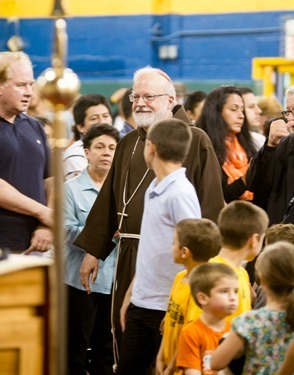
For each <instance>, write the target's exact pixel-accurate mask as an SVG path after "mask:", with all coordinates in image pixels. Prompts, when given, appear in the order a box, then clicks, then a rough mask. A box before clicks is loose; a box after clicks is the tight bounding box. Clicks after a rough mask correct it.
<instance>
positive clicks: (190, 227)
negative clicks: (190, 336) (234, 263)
mask: <svg viewBox="0 0 294 375" xmlns="http://www.w3.org/2000/svg"><path fill="white" fill-rule="evenodd" d="M219 248H220V232H219V229H218V227H217V225H216V224H215V223H213V222H212V221H211V220H208V219H185V220H182V221H180V222H179V223H177V224H176V226H175V230H174V238H173V258H174V262H175V263H177V264H183V265H184V266H185V270H183V271H180V272H179V273H178V274H177V275H176V277H175V280H174V283H173V286H172V290H171V294H170V299H169V304H168V309H167V312H166V314H165V317H164V327H163V337H162V341H161V346H160V349H159V352H158V355H157V359H156V374H157V375H160V374H163V373H164V374H165V375H168V374H175V373H176V374H180V373H182V371H178V372H177V371H176V352H177V345H178V340H179V335H180V332H181V330H182V328H183V326H184V325H186V324H187V323H189V322H190V321H192V320H194V319H197V318H199V316H200V314H201V313H202V310H201V309H200V307H199V306H197V305H196V303H195V302H194V300H193V297H192V295H191V291H190V286H189V283H188V280H189V276H190V273H191V272H192V270H193V269H194V268H195V267H196V266H199V265H200V264H202V263H206V262H207V261H208V260H209V259H210V258H211V257H213V256H215V255H216V254H217V253H218V251H219Z"/></svg>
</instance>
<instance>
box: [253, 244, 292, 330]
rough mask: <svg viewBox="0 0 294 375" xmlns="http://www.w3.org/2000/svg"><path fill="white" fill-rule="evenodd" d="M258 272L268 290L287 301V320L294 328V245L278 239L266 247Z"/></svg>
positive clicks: (260, 259)
mask: <svg viewBox="0 0 294 375" xmlns="http://www.w3.org/2000/svg"><path fill="white" fill-rule="evenodd" d="M258 273H259V277H260V280H261V283H262V284H263V285H264V286H265V289H266V290H269V291H271V293H272V294H273V295H274V296H276V297H277V298H278V299H280V298H282V299H283V300H284V302H285V309H286V313H287V321H288V323H289V324H290V326H291V328H292V329H293V330H294V245H293V244H290V243H289V242H285V241H278V242H275V243H273V244H271V245H268V246H266V247H265V248H264V251H263V252H262V253H261V254H260V257H259V262H258Z"/></svg>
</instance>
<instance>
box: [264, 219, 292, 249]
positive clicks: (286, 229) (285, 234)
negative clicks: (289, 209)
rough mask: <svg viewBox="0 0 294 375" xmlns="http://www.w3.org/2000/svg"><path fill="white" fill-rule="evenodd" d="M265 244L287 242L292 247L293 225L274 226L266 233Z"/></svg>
mask: <svg viewBox="0 0 294 375" xmlns="http://www.w3.org/2000/svg"><path fill="white" fill-rule="evenodd" d="M265 240H266V244H267V245H270V244H272V243H274V242H277V241H287V242H290V243H292V244H293V245H294V224H282V223H280V224H274V225H272V226H270V227H269V228H268V229H267V231H266V236H265Z"/></svg>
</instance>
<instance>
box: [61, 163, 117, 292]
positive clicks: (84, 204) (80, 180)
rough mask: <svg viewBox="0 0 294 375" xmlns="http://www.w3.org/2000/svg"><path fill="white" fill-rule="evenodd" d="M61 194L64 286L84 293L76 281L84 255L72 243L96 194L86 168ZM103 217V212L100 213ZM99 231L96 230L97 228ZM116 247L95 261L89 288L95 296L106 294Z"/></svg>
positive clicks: (68, 182)
mask: <svg viewBox="0 0 294 375" xmlns="http://www.w3.org/2000/svg"><path fill="white" fill-rule="evenodd" d="M64 190H65V191H64V194H65V202H64V203H65V215H64V216H65V217H64V220H65V230H66V276H65V282H66V284H68V285H70V286H73V287H75V288H77V289H80V290H85V288H84V287H83V285H82V284H81V282H80V267H81V264H82V261H83V258H84V256H85V254H86V252H85V250H83V249H82V248H80V247H79V246H76V245H74V244H73V242H74V240H75V239H76V238H77V236H78V235H79V234H80V233H81V231H82V230H83V228H84V225H85V222H86V219H87V216H88V213H89V211H90V209H91V207H92V205H93V203H94V201H95V199H96V197H97V195H98V193H99V191H98V189H97V186H96V185H95V184H94V182H93V181H92V179H91V177H90V176H89V173H88V170H87V168H86V169H84V170H83V172H82V173H81V175H80V176H78V177H75V178H73V179H71V180H68V181H66V182H65V184H64ZM101 214H103V213H101ZM97 230H99V229H97ZM116 253H117V252H116V248H115V249H114V250H113V251H112V252H111V254H110V255H109V256H108V257H107V258H106V259H105V261H102V260H101V259H99V271H98V276H97V279H96V281H95V283H94V284H91V289H92V291H93V292H96V293H103V294H110V292H111V288H112V282H113V275H114V268H115V262H116Z"/></svg>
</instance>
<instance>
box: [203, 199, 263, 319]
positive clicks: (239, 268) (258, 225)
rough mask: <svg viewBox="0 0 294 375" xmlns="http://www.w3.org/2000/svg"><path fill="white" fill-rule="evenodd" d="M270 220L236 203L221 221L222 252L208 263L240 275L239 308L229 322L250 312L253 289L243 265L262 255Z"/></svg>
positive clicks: (249, 206)
mask: <svg viewBox="0 0 294 375" xmlns="http://www.w3.org/2000/svg"><path fill="white" fill-rule="evenodd" d="M268 223H269V219H268V216H267V214H266V212H265V211H264V210H263V209H261V208H260V207H258V206H256V205H254V204H253V203H250V202H246V201H241V200H238V201H233V202H231V203H229V204H228V205H226V206H225V207H224V208H223V209H222V210H221V212H220V214H219V217H218V227H219V230H220V233H221V249H220V252H219V253H218V255H217V256H215V257H214V258H212V259H210V260H209V262H217V263H224V264H226V265H228V266H230V267H231V268H232V269H233V270H234V271H235V272H236V274H237V275H238V281H239V292H238V296H239V304H238V308H237V309H236V311H235V312H234V314H232V315H230V316H229V317H228V319H229V320H230V321H231V320H232V319H233V318H234V317H236V316H238V315H240V314H242V313H243V312H246V311H248V310H250V309H251V287H250V282H249V276H248V273H247V271H246V270H245V268H244V267H243V264H244V262H246V261H251V260H253V259H254V258H255V257H256V256H257V255H258V254H259V252H260V250H261V248H262V244H263V239H264V236H265V232H266V229H267V227H268Z"/></svg>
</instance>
